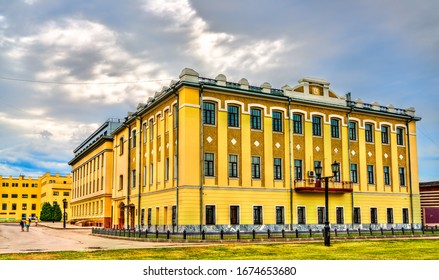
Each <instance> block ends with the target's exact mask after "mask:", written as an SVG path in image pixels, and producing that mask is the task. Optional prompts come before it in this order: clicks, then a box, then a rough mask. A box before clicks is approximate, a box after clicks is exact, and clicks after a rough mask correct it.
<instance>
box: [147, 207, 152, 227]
mask: <svg viewBox="0 0 439 280" xmlns="http://www.w3.org/2000/svg"><path fill="white" fill-rule="evenodd" d="M151 221H152V208H148V226H151V224H152V223H151Z"/></svg>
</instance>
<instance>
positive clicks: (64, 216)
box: [62, 198, 67, 228]
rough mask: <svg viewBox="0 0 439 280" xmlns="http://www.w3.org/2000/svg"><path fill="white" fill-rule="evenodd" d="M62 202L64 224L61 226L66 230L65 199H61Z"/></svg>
mask: <svg viewBox="0 0 439 280" xmlns="http://www.w3.org/2000/svg"><path fill="white" fill-rule="evenodd" d="M62 202H63V208H64V215H63V218H64V222H63V226H64V228H66V208H67V199H65V198H64V199H63V200H62Z"/></svg>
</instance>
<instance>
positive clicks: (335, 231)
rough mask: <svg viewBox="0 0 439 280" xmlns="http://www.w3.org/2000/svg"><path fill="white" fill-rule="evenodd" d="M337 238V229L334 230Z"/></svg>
mask: <svg viewBox="0 0 439 280" xmlns="http://www.w3.org/2000/svg"><path fill="white" fill-rule="evenodd" d="M334 233H335V236H336V237H337V229H336V228H335V229H334Z"/></svg>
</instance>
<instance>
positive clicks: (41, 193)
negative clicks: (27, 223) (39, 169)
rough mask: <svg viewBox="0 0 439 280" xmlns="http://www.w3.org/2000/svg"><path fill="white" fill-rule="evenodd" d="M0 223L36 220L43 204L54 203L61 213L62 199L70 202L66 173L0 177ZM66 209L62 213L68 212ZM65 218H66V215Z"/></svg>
mask: <svg viewBox="0 0 439 280" xmlns="http://www.w3.org/2000/svg"><path fill="white" fill-rule="evenodd" d="M0 184H1V189H0V191H1V202H0V204H1V207H2V208H1V211H0V221H11V222H12V221H19V220H21V219H26V218H28V217H39V215H40V212H41V207H42V205H43V203H44V202H49V203H50V204H51V205H54V203H58V205H59V206H60V208H61V211H63V202H62V201H63V199H66V200H67V203H70V191H71V186H72V181H71V177H70V174H67V175H66V176H60V175H59V174H56V175H51V174H50V173H46V174H44V175H43V176H41V177H38V178H37V179H33V178H32V177H28V178H25V177H24V176H19V177H17V178H13V177H12V176H9V177H2V176H0ZM68 211H69V210H68V208H66V213H69V212H68ZM67 217H68V216H67Z"/></svg>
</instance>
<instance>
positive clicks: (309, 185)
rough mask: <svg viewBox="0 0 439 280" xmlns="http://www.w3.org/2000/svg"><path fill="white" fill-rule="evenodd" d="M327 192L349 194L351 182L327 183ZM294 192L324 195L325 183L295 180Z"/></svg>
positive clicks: (314, 180)
mask: <svg viewBox="0 0 439 280" xmlns="http://www.w3.org/2000/svg"><path fill="white" fill-rule="evenodd" d="M328 183H329V184H328V192H330V193H350V192H352V182H351V181H342V182H333V181H332V180H330V181H329V182H328ZM294 190H295V191H296V192H301V193H324V192H325V182H324V181H319V180H316V179H305V180H295V181H294Z"/></svg>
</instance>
